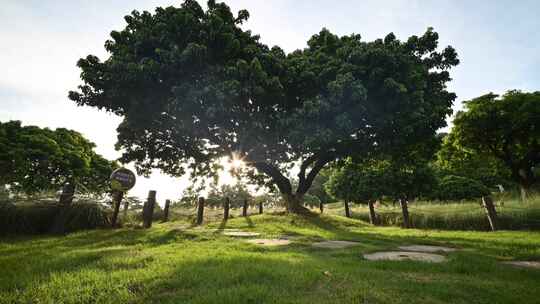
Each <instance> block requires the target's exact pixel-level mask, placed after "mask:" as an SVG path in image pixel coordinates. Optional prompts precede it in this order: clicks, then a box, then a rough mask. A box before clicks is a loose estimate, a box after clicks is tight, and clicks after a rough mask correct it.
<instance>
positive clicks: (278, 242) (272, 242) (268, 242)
mask: <svg viewBox="0 0 540 304" xmlns="http://www.w3.org/2000/svg"><path fill="white" fill-rule="evenodd" d="M246 242H248V243H251V244H255V245H261V246H284V245H289V244H290V243H291V241H289V240H285V239H253V240H248V241H246Z"/></svg>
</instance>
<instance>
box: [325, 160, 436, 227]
mask: <svg viewBox="0 0 540 304" xmlns="http://www.w3.org/2000/svg"><path fill="white" fill-rule="evenodd" d="M426 163H427V162H426V161H423V162H418V163H414V162H405V161H404V160H403V159H399V160H398V159H393V160H391V159H371V160H367V161H363V162H355V161H354V160H353V159H348V160H347V161H345V162H342V163H340V164H338V165H337V166H336V168H335V169H334V170H333V171H332V173H331V175H330V178H329V180H328V182H327V183H326V184H325V186H326V189H327V191H328V192H329V193H331V194H332V195H333V196H334V197H336V198H338V199H342V200H344V201H345V202H347V201H351V202H355V203H363V204H367V205H368V206H369V209H370V219H371V222H372V223H374V224H375V223H376V217H375V213H374V209H373V208H374V207H373V203H374V202H375V201H376V200H380V199H382V198H383V197H389V198H391V199H393V200H399V201H400V202H401V203H402V204H406V203H407V201H408V200H410V199H412V198H415V197H418V196H420V195H428V194H430V193H431V191H432V189H433V188H434V185H435V176H434V174H433V171H432V170H431V169H430V168H429V167H428V166H427V165H426ZM405 211H406V210H405V209H404V212H405Z"/></svg>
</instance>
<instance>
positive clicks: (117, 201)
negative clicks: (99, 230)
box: [111, 191, 124, 228]
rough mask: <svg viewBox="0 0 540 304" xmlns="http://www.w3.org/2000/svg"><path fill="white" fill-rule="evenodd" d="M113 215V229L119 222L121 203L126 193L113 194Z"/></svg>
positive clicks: (117, 192)
mask: <svg viewBox="0 0 540 304" xmlns="http://www.w3.org/2000/svg"><path fill="white" fill-rule="evenodd" d="M112 197H113V207H114V211H113V215H112V218H111V227H113V228H114V227H116V222H117V220H118V213H119V212H120V203H121V202H122V198H124V192H122V191H114V192H113V195H112Z"/></svg>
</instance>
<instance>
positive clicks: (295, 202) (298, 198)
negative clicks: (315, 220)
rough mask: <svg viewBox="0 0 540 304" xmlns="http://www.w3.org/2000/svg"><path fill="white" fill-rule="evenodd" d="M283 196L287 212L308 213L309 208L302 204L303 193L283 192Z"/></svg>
mask: <svg viewBox="0 0 540 304" xmlns="http://www.w3.org/2000/svg"><path fill="white" fill-rule="evenodd" d="M283 198H284V200H285V203H286V205H287V212H289V213H297V214H301V213H309V210H308V209H307V208H306V207H304V206H302V202H303V201H304V195H303V194H283Z"/></svg>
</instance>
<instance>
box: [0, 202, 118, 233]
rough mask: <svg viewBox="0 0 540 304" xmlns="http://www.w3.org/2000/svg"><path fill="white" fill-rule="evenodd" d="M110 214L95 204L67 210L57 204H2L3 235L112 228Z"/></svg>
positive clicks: (76, 204)
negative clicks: (110, 226)
mask: <svg viewBox="0 0 540 304" xmlns="http://www.w3.org/2000/svg"><path fill="white" fill-rule="evenodd" d="M109 223H110V221H109V214H108V212H107V211H106V210H105V209H104V208H103V207H101V206H100V205H98V204H96V203H94V202H86V201H83V202H74V203H73V204H71V205H70V206H67V207H63V206H61V205H59V204H57V203H54V202H31V203H28V202H26V203H17V204H14V203H10V202H4V203H1V204H0V234H3V235H5V234H42V233H60V232H65V233H67V232H73V231H77V230H83V229H95V228H100V227H108V226H109Z"/></svg>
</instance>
